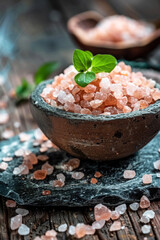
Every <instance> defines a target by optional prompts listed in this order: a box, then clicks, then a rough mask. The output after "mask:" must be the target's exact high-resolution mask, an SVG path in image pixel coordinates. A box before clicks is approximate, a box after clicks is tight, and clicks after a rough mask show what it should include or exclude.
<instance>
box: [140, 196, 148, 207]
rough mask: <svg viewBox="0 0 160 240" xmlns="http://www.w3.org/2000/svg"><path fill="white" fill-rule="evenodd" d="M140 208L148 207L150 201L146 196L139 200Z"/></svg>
mask: <svg viewBox="0 0 160 240" xmlns="http://www.w3.org/2000/svg"><path fill="white" fill-rule="evenodd" d="M140 207H141V208H148V207H150V201H149V199H148V198H147V197H146V196H144V195H143V196H142V197H141V199H140Z"/></svg>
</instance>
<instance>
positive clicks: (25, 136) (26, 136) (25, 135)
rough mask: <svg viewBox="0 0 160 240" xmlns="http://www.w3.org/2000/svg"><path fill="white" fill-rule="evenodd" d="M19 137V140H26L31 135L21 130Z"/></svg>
mask: <svg viewBox="0 0 160 240" xmlns="http://www.w3.org/2000/svg"><path fill="white" fill-rule="evenodd" d="M19 138H20V141H21V142H26V141H29V139H30V138H31V136H30V135H28V134H27V133H24V132H22V133H20V134H19Z"/></svg>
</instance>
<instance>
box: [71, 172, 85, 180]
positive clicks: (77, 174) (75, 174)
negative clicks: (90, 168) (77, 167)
mask: <svg viewBox="0 0 160 240" xmlns="http://www.w3.org/2000/svg"><path fill="white" fill-rule="evenodd" d="M83 177H84V173H83V172H73V173H72V178H74V179H78V180H79V179H82V178H83Z"/></svg>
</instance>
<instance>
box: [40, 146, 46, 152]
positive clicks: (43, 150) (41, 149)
mask: <svg viewBox="0 0 160 240" xmlns="http://www.w3.org/2000/svg"><path fill="white" fill-rule="evenodd" d="M39 151H40V152H41V153H43V152H47V151H48V147H40V149H39Z"/></svg>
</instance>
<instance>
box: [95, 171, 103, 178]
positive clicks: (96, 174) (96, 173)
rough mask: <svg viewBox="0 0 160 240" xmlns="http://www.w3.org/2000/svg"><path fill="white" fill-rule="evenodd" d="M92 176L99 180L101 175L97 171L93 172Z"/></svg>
mask: <svg viewBox="0 0 160 240" xmlns="http://www.w3.org/2000/svg"><path fill="white" fill-rule="evenodd" d="M94 176H95V177H96V178H100V177H102V174H101V173H100V172H98V171H97V172H95V174H94Z"/></svg>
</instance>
